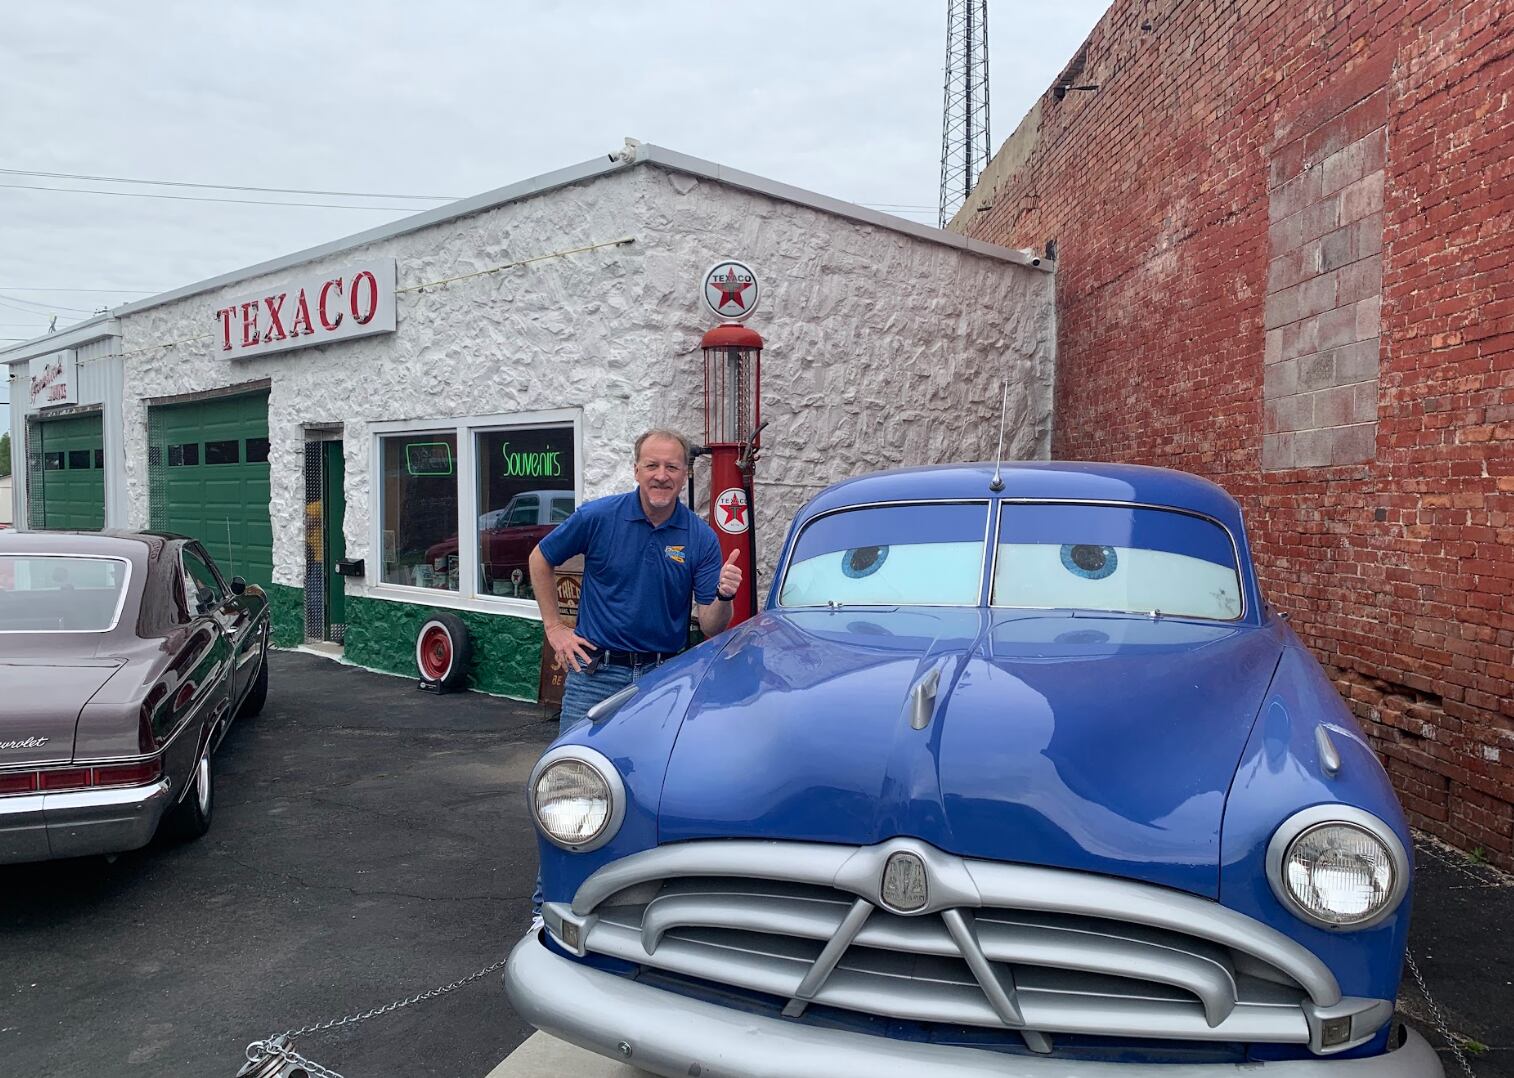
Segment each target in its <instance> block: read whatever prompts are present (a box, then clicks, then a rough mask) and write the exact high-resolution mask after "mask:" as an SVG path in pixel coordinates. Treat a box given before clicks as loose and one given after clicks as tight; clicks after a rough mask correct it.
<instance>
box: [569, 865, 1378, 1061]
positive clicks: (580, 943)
mask: <svg viewBox="0 0 1514 1078" xmlns="http://www.w3.org/2000/svg"><path fill="white" fill-rule="evenodd" d="M901 849H905V850H909V851H911V852H914V853H916V854H918V855H920V856H921V857H922V858H923V860H924V861H925V863H926V865H927V871H928V872H929V874H930V877H931V901H930V903H929V904H928V905H927V906H926V907H925V908H924V909H922V910H921V911H919V912H918V913H912V914H908V915H905V914H900V913H895V912H892V911H891V910H889V909H888V908H887V907H886V906H885V905H884V903H883V901H882V897H881V893H880V888H881V880H882V868H883V866H884V864H885V863H886V861H887V858H888V857H889V856H890V855H891V854H893V853H896V852H898V851H899V850H901ZM546 912H547V924H548V927H549V928H550V929H551V930H552V931H553V933H554V935H556V936H557V937H558V938H559V939H560V940H565V942H567V943H568V944H569V945H570V946H571V947H572V948H573V949H574V950H576V951H577V952H578V953H580V954H585V953H594V954H600V955H606V956H609V957H613V958H617V959H620V960H623V961H626V962H631V963H635V964H636V965H638V966H641V967H644V968H649V969H655V970H661V971H665V972H668V973H672V974H677V975H681V976H686V977H691V978H698V979H700V980H704V981H710V982H715V983H719V984H724V985H730V986H734V987H737V988H741V989H745V990H748V991H754V992H759V993H765V994H768V995H771V996H774V997H777V998H778V999H780V1000H782V1001H784V1007H783V1013H784V1014H785V1015H787V1016H789V1017H798V1016H799V1015H802V1014H803V1012H804V1010H805V1009H806V1008H807V1007H808V1006H809V1005H810V1004H811V1003H816V1004H824V1005H827V1006H831V1007H838V1008H843V1009H846V1010H851V1011H858V1012H863V1013H866V1014H870V1015H877V1016H883V1017H889V1018H899V1019H910V1020H916V1021H922V1022H939V1023H949V1024H952V1025H958V1026H978V1027H987V1028H999V1029H1013V1030H1017V1031H1019V1033H1020V1034H1021V1035H1022V1036H1023V1037H1024V1039H1025V1041H1026V1044H1027V1045H1028V1047H1030V1048H1031V1049H1032V1050H1033V1051H1038V1052H1048V1051H1051V1050H1052V1048H1053V1044H1052V1040H1051V1036H1050V1035H1051V1034H1056V1033H1068V1034H1079V1035H1091V1036H1106V1037H1115V1038H1128V1039H1144V1038H1166V1039H1174V1040H1187V1041H1207V1042H1231V1043H1280V1044H1307V1045H1310V1046H1311V1047H1312V1048H1313V1049H1314V1050H1315V1051H1319V1052H1328V1051H1339V1050H1344V1049H1345V1048H1347V1047H1350V1046H1352V1045H1353V1044H1359V1043H1361V1042H1362V1041H1364V1040H1366V1039H1367V1038H1369V1037H1370V1036H1371V1034H1372V1033H1373V1032H1375V1031H1376V1029H1377V1028H1378V1027H1380V1026H1381V1025H1382V1023H1383V1022H1385V1021H1386V1020H1387V1018H1388V1017H1389V1016H1390V1015H1391V1013H1392V1006H1391V1003H1387V1002H1385V1001H1379V1000H1360V999H1342V998H1341V995H1340V991H1339V988H1338V987H1337V985H1336V982H1335V979H1334V977H1333V976H1332V975H1331V974H1330V972H1329V970H1328V969H1327V968H1326V967H1325V966H1323V964H1322V963H1320V962H1319V960H1318V959H1317V958H1315V956H1314V955H1312V954H1311V953H1310V952H1308V951H1307V950H1305V949H1304V948H1302V947H1301V946H1300V945H1298V944H1297V943H1295V942H1294V941H1293V940H1291V939H1289V938H1288V937H1287V936H1284V935H1283V934H1281V933H1279V932H1276V931H1275V930H1273V929H1271V928H1268V927H1267V926H1265V925H1262V924H1260V923H1258V922H1254V921H1250V920H1249V919H1248V918H1245V917H1243V916H1242V915H1240V914H1237V913H1235V912H1234V911H1232V910H1229V909H1226V908H1225V907H1222V906H1220V905H1218V904H1217V903H1213V902H1209V901H1206V900H1204V899H1200V898H1197V897H1195V896H1192V895H1186V894H1181V893H1178V892H1171V891H1167V890H1166V889H1163V888H1158V887H1154V886H1151V885H1146V884H1139V883H1133V882H1128V881H1120V880H1111V879H1108V878H1105V877H1099V876H1093V875H1087V874H1081V873H1075V872H1067V871H1061V870H1055V869H1043V868H1035V867H1030V866H1020V865H1009V864H1001V863H997V862H978V861H969V860H964V859H960V858H956V857H952V856H950V855H947V854H944V853H942V852H941V851H939V850H935V849H933V848H931V847H928V846H925V845H924V844H921V843H916V842H913V841H911V840H904V839H895V840H892V841H890V842H887V843H883V844H881V845H879V846H872V847H862V848H857V847H834V846H819V845H814V844H808V843H768V842H743V841H736V842H719V843H716V842H697V843H683V844H679V845H677V846H668V847H661V848H659V849H655V850H649V851H646V852H645V853H641V854H637V855H634V856H632V857H629V858H625V859H624V860H622V861H618V862H614V863H612V864H611V865H608V866H606V867H605V868H603V869H601V870H600V871H599V872H597V873H595V874H594V875H593V876H591V877H590V878H589V879H588V880H587V881H585V883H584V885H583V886H582V887H581V888H580V889H579V892H578V894H577V895H576V896H575V897H574V901H573V903H572V906H571V907H568V906H565V905H561V904H549V905H548V908H547V911H546ZM1342 1016H1349V1017H1351V1018H1352V1026H1351V1032H1352V1036H1351V1037H1350V1039H1349V1041H1347V1042H1345V1043H1341V1044H1332V1045H1330V1046H1329V1047H1326V1046H1325V1045H1323V1044H1322V1043H1321V1042H1320V1034H1319V1027H1320V1023H1321V1021H1322V1020H1323V1019H1324V1018H1331V1017H1342Z"/></svg>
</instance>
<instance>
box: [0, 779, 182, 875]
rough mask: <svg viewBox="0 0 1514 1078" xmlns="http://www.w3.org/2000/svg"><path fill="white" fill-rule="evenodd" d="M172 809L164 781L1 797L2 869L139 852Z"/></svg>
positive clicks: (0, 851) (0, 834)
mask: <svg viewBox="0 0 1514 1078" xmlns="http://www.w3.org/2000/svg"><path fill="white" fill-rule="evenodd" d="M170 804H172V798H171V796H170V793H169V783H168V782H167V780H164V781H160V782H155V783H153V784H152V785H150V786H123V787H119V788H117V787H111V788H108V789H101V790H69V791H65V792H62V793H50V794H26V795H23V796H20V797H0V864H14V863H16V862H20V861H46V860H48V859H50V858H54V857H88V856H90V855H93V854H102V853H124V852H125V851H127V850H135V849H139V848H140V847H142V846H146V845H147V844H148V842H150V841H152V836H153V832H155V831H156V830H157V829H158V821H160V820H161V819H162V818H163V814H164V813H165V812H167V811H168V808H169V805H170Z"/></svg>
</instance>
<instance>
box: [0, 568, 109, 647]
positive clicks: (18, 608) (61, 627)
mask: <svg viewBox="0 0 1514 1078" xmlns="http://www.w3.org/2000/svg"><path fill="white" fill-rule="evenodd" d="M127 568H128V566H127V563H126V562H125V561H123V560H122V559H120V558H91V557H54V556H47V555H41V554H0V632H48V631H51V632H85V633H88V632H104V631H106V630H108V629H110V628H112V627H113V626H114V625H115V623H116V618H117V616H118V615H119V613H120V609H121V598H122V591H123V590H124V589H125V587H126V575H127Z"/></svg>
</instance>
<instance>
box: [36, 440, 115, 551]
mask: <svg viewBox="0 0 1514 1078" xmlns="http://www.w3.org/2000/svg"><path fill="white" fill-rule="evenodd" d="M26 441H27V465H28V467H27V494H26V506H27V509H26V518H27V523H28V525H29V526H30V527H33V528H50V529H54V530H68V531H99V530H100V529H101V528H103V527H105V436H104V431H103V425H102V423H101V420H100V414H99V413H98V412H96V413H94V414H91V415H77V416H67V417H64V418H60V419H41V418H33V419H30V420H28V421H27V429H26Z"/></svg>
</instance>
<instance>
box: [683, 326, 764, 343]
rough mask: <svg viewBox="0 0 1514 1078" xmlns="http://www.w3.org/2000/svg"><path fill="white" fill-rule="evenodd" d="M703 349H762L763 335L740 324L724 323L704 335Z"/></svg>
mask: <svg viewBox="0 0 1514 1078" xmlns="http://www.w3.org/2000/svg"><path fill="white" fill-rule="evenodd" d="M699 347H701V348H761V347H762V335H761V334H759V333H758V332H757V331H756V330H755V329H751V328H750V327H748V326H744V325H742V324H741V323H740V322H722V323H721V324H720V325H718V326H715V327H714V328H713V329H711V330H709V331H708V332H707V333H705V335H704V339H703V340H702V341H700V342H699Z"/></svg>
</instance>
